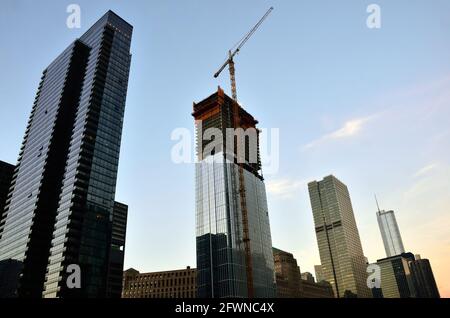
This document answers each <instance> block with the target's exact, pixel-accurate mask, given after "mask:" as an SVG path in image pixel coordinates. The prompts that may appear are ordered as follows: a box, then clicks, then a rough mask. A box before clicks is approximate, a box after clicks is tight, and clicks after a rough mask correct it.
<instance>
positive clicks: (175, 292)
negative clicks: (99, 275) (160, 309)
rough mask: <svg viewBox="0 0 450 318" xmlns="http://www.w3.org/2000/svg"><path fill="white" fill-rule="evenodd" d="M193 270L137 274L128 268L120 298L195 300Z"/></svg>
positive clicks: (195, 272)
mask: <svg viewBox="0 0 450 318" xmlns="http://www.w3.org/2000/svg"><path fill="white" fill-rule="evenodd" d="M196 277H197V271H196V269H195V268H190V267H189V266H188V267H187V268H186V269H180V270H172V271H164V272H152V273H139V271H137V270H135V269H133V268H130V269H127V270H126V271H125V272H124V274H123V291H122V298H196V293H197V288H196Z"/></svg>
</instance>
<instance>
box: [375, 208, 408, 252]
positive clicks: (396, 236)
mask: <svg viewBox="0 0 450 318" xmlns="http://www.w3.org/2000/svg"><path fill="white" fill-rule="evenodd" d="M377 220H378V225H379V227H380V232H381V237H382V238H383V244H384V249H385V250H386V256H387V257H391V256H395V255H400V254H402V253H404V252H405V248H404V247H403V241H402V237H401V235H400V230H399V228H398V225H397V220H396V219H395V214H394V211H378V212H377Z"/></svg>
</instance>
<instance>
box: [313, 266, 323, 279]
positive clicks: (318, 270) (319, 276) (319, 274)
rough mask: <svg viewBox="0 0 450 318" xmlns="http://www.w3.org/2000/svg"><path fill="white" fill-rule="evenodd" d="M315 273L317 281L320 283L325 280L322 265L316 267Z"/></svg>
mask: <svg viewBox="0 0 450 318" xmlns="http://www.w3.org/2000/svg"><path fill="white" fill-rule="evenodd" d="M314 272H315V274H316V281H317V282H318V283H319V282H321V281H324V280H325V279H324V278H323V272H322V265H314Z"/></svg>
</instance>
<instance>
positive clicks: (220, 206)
mask: <svg viewBox="0 0 450 318" xmlns="http://www.w3.org/2000/svg"><path fill="white" fill-rule="evenodd" d="M233 103H234V101H233V100H232V99H231V98H230V97H228V96H227V95H225V94H224V92H223V90H222V89H220V88H219V89H218V92H217V93H215V94H213V95H211V96H210V97H208V98H206V99H205V100H203V101H201V102H199V103H197V104H194V113H193V116H194V117H195V119H196V127H197V138H198V140H197V147H198V149H197V152H198V159H199V162H198V163H197V164H196V236H197V290H198V297H200V298H209V297H215V298H220V297H243V298H245V297H249V296H250V295H249V288H251V292H252V294H253V297H275V295H276V293H275V275H274V261H273V255H272V239H271V234H270V225H269V214H268V209H267V201H266V191H265V186H264V181H263V177H262V175H261V170H260V169H261V165H260V161H259V150H258V147H259V144H258V142H257V143H256V145H254V147H251V146H249V145H247V147H246V149H247V150H246V155H245V159H246V160H245V164H244V169H243V184H244V187H245V200H246V210H247V214H248V233H249V242H247V243H249V244H250V262H247V258H246V256H247V255H248V254H246V250H245V235H244V226H245V224H244V220H243V212H242V204H241V203H242V202H241V196H240V192H239V191H240V187H239V185H240V177H239V167H238V164H237V163H236V160H235V159H236V157H235V156H234V154H235V152H234V151H235V149H229V148H227V146H226V145H227V144H226V142H225V139H226V138H233V137H230V136H229V135H228V136H227V134H228V133H227V128H234V125H233V119H232V118H233V113H232V112H233ZM239 111H240V112H241V114H240V117H241V127H244V128H247V127H252V128H255V127H256V124H257V121H256V120H255V119H254V118H253V117H252V116H251V115H250V114H248V113H247V112H246V111H245V110H244V109H243V108H241V107H239ZM209 128H217V129H219V130H220V131H221V132H222V133H223V135H222V137H223V139H220V140H216V141H218V144H219V147H218V148H217V149H215V150H213V151H211V152H207V151H206V152H205V149H206V148H207V143H208V140H203V138H202V136H204V133H205V132H207V131H208V129H209ZM216 138H219V137H217V136H216ZM252 152H253V154H254V155H255V158H256V159H257V160H256V161H252V160H249V158H250V156H251V153H252ZM249 270H250V271H251V272H250V274H251V276H250V275H249V276H247V275H248V273H249ZM249 277H251V279H250V284H251V285H252V286H251V287H250V286H249V280H248V279H247V278H249Z"/></svg>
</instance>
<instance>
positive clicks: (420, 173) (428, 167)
mask: <svg viewBox="0 0 450 318" xmlns="http://www.w3.org/2000/svg"><path fill="white" fill-rule="evenodd" d="M437 166H438V164H437V163H431V164H429V165H426V166H425V167H422V168H420V169H419V170H418V171H417V172H416V173H414V178H418V177H422V176H424V175H426V174H428V173H429V172H431V171H433V170H434V169H435V168H437Z"/></svg>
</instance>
